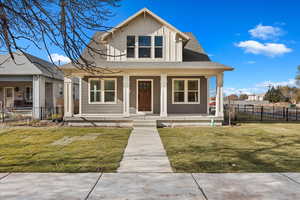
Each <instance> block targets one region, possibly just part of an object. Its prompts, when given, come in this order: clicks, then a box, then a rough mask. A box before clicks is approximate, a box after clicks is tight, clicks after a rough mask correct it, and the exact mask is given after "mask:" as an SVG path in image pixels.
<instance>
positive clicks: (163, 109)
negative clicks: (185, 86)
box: [160, 73, 168, 117]
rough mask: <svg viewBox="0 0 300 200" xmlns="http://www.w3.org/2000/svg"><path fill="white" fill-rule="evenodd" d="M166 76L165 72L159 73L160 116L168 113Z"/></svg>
mask: <svg viewBox="0 0 300 200" xmlns="http://www.w3.org/2000/svg"><path fill="white" fill-rule="evenodd" d="M167 88H168V76H167V74H166V73H162V74H161V75H160V116H161V117H166V116H167V115H168V91H167Z"/></svg>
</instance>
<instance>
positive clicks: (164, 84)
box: [64, 70, 223, 125]
mask: <svg viewBox="0 0 300 200" xmlns="http://www.w3.org/2000/svg"><path fill="white" fill-rule="evenodd" d="M161 71H163V72H161ZM72 77H79V88H80V90H79V93H80V94H79V112H78V113H76V114H75V113H74V105H73V98H71V97H72V96H73V93H72V92H73V91H72V89H71V88H72V84H73V83H72ZM211 77H216V84H215V85H216V90H215V91H216V95H215V97H214V99H215V106H214V108H213V109H210V98H209V93H210V83H209V80H210V78H211ZM94 79H96V80H97V79H99V80H103V81H102V82H101V81H99V86H95V88H96V89H95V90H91V85H92V84H94V83H91V80H94ZM106 79H107V80H113V79H115V83H114V84H113V85H114V86H112V88H110V89H111V90H112V91H115V93H113V94H112V96H113V97H112V99H114V101H113V102H110V103H105V98H106V97H97V96H95V98H99V99H101V98H103V99H104V101H102V102H95V103H94V102H91V99H93V98H94V96H93V95H94V91H97V90H98V89H99V91H101V89H103V90H104V91H103V93H102V92H99V96H101V95H103V96H105V95H106V93H105V92H106V90H105V89H106V88H101V87H106V86H100V85H101V84H102V85H105V84H106V82H105V80H106ZM107 84H108V82H107ZM64 87H65V121H67V122H70V124H72V123H75V122H78V123H83V122H89V121H92V122H95V123H96V124H98V125H100V124H101V123H100V122H102V123H105V122H109V121H111V122H115V123H116V124H118V121H119V122H124V123H125V122H126V123H129V124H130V123H132V122H133V121H134V120H140V119H142V120H156V121H157V122H158V123H160V122H168V123H170V122H172V123H174V122H187V121H190V122H191V123H192V122H195V124H198V122H199V123H200V122H202V123H204V124H210V123H215V124H221V123H222V120H223V71H221V70H219V71H215V70H198V71H197V70H193V71H191V70H180V71H178V70H173V72H170V70H160V72H159V73H158V72H157V71H156V72H155V71H154V70H152V72H151V71H149V70H148V71H147V72H145V71H143V72H138V70H135V71H128V70H127V72H123V73H120V74H114V75H111V76H102V77H100V76H95V75H94V76H91V75H88V74H86V73H84V72H77V73H73V74H72V76H70V77H65V84H64ZM93 87H94V86H93ZM93 87H92V88H93ZM147 88H149V90H148V92H147V91H146V92H145V91H144V90H145V89H146V90H147ZM108 92H109V91H108ZM110 92H111V91H110ZM141 94H142V95H141ZM90 95H92V96H90ZM147 98H148V100H147ZM212 110H213V111H214V112H211V111H212Z"/></svg>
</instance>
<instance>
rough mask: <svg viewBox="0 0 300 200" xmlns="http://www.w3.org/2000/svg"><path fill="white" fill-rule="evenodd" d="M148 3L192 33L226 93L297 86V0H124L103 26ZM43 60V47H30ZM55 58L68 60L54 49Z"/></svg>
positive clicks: (299, 40) (299, 20)
mask: <svg viewBox="0 0 300 200" xmlns="http://www.w3.org/2000/svg"><path fill="white" fill-rule="evenodd" d="M144 7H147V8H148V9H150V10H151V11H152V12H154V13H155V14H157V15H158V16H160V17H162V18H163V19H165V20H166V21H167V22H169V23H170V24H172V25H173V26H175V27H176V28H178V29H179V30H181V31H184V32H185V31H186V32H193V33H194V35H195V36H196V37H197V39H198V40H199V42H200V43H201V45H202V46H203V48H204V50H205V51H206V53H207V54H208V55H209V56H210V58H211V59H212V61H215V62H219V63H222V64H225V65H228V66H232V67H234V71H231V72H225V79H224V92H225V94H226V95H228V94H231V93H236V94H241V93H248V94H250V93H262V92H264V91H265V90H266V89H267V86H268V85H275V86H277V85H290V86H295V80H294V78H295V76H296V72H297V66H298V65H300V26H299V25H300V11H299V8H300V1H299V0H209V1H208V0H185V1H179V0H123V1H121V2H120V7H118V8H114V9H113V12H114V17H113V18H111V19H110V20H109V21H107V25H110V26H114V25H117V24H119V23H120V22H122V21H123V20H125V19H126V18H127V17H129V16H131V15H132V14H134V13H135V12H137V11H139V10H140V9H142V8H144ZM30 51H31V53H33V54H35V55H36V54H38V56H39V57H42V58H44V59H47V54H46V53H45V52H41V51H37V50H35V49H33V48H32V50H29V52H30ZM51 51H52V52H51V53H53V54H56V55H55V56H53V57H54V58H58V57H59V58H60V60H65V61H67V60H68V59H65V58H64V57H63V55H61V52H59V50H57V49H55V48H52V49H51Z"/></svg>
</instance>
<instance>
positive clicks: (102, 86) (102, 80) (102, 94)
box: [88, 78, 118, 104]
mask: <svg viewBox="0 0 300 200" xmlns="http://www.w3.org/2000/svg"><path fill="white" fill-rule="evenodd" d="M92 80H97V81H100V101H94V102H91V81H92ZM106 80H113V81H115V89H114V92H115V99H114V101H109V102H105V101H104V100H105V91H106V90H105V81H106ZM117 84H118V81H117V78H89V79H88V98H89V104H117V96H118V89H117V88H118V86H117ZM107 91H109V92H112V91H113V90H107Z"/></svg>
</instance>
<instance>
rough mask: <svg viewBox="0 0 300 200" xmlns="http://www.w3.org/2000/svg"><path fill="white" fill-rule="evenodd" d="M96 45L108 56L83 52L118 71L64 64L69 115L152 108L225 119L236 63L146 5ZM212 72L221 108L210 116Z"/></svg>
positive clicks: (161, 112) (126, 114) (130, 112)
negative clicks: (219, 58) (220, 59)
mask: <svg viewBox="0 0 300 200" xmlns="http://www.w3.org/2000/svg"><path fill="white" fill-rule="evenodd" d="M189 23H192V22H189ZM204 39H205V38H204ZM95 41H96V42H95ZM90 45H91V46H93V47H94V48H98V49H102V50H103V51H104V52H106V53H107V55H108V56H103V55H90V53H89V52H88V50H87V49H85V50H84V52H83V54H82V56H83V57H85V58H86V59H88V60H93V61H94V62H95V63H96V66H97V67H99V68H108V69H109V70H111V71H112V73H111V74H107V72H106V74H105V76H104V75H103V74H98V75H97V74H96V75H95V74H91V73H88V72H86V71H84V70H79V69H78V68H76V67H75V66H73V65H72V64H66V65H64V66H62V69H63V70H64V72H65V73H66V74H68V75H69V76H68V77H65V91H68V92H66V93H65V119H72V117H73V119H74V118H76V117H86V118H87V117H89V119H90V120H92V119H93V118H92V117H97V116H98V117H100V116H119V117H129V116H138V115H147V114H150V115H152V116H153V115H154V116H157V117H161V118H165V119H168V118H171V116H175V115H176V116H185V115H193V116H199V117H206V119H209V120H210V119H212V118H216V119H219V120H222V119H223V72H224V71H230V70H233V68H231V67H228V66H225V65H222V64H219V63H216V62H212V61H211V60H210V59H209V57H208V56H207V54H206V53H205V52H204V50H203V48H202V47H201V45H200V44H199V42H198V41H197V39H196V38H195V36H194V35H193V34H192V33H191V32H181V31H179V30H178V29H177V28H175V27H174V26H172V25H170V24H169V23H168V22H166V21H164V20H163V19H161V18H160V17H158V16H157V15H155V14H154V13H152V12H151V11H149V10H148V9H146V8H144V9H142V10H140V11H139V12H137V13H136V14H134V15H133V16H131V17H129V18H128V19H126V20H125V21H124V22H122V23H121V24H119V25H118V26H116V27H115V28H113V29H112V30H111V31H109V32H105V33H102V32H97V33H96V34H95V35H94V36H93V40H92V41H91V42H90ZM97 45H98V46H97ZM212 76H216V77H217V78H216V80H217V81H216V82H217V84H216V85H217V90H216V92H217V96H216V114H215V115H214V116H210V117H211V118H207V117H208V116H209V101H208V97H209V95H208V93H209V78H210V77H212ZM70 77H80V94H81V95H80V100H79V101H80V103H79V114H78V115H74V113H73V107H72V99H71V98H70V97H72V92H71V91H72V90H70V89H68V88H70V87H71V86H72V81H71V79H70Z"/></svg>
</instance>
